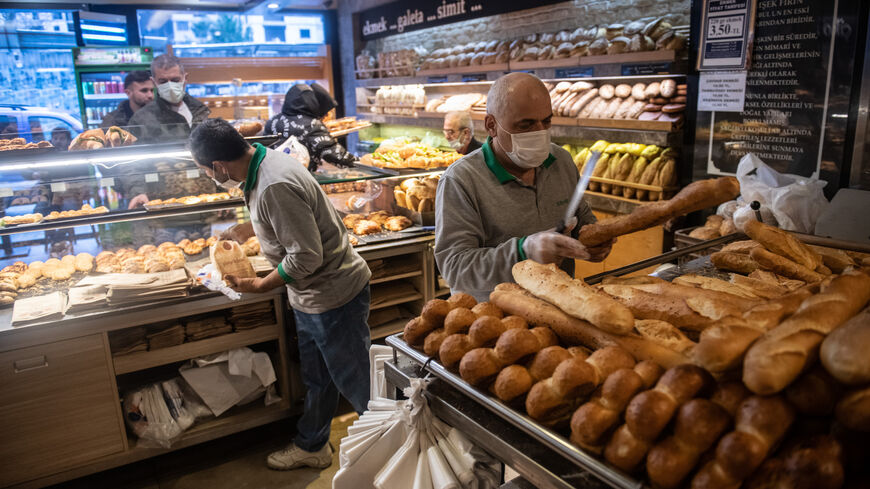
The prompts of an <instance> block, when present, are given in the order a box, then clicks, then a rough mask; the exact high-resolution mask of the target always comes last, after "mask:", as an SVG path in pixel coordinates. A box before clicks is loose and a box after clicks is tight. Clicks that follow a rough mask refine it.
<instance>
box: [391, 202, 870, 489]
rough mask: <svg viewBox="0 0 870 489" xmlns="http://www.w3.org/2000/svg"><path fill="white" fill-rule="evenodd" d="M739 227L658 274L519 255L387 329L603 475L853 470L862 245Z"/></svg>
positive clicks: (866, 361) (862, 452) (699, 480)
mask: <svg viewBox="0 0 870 489" xmlns="http://www.w3.org/2000/svg"><path fill="white" fill-rule="evenodd" d="M722 196H724V194H720V197H722ZM696 199H700V200H696ZM690 200H693V201H694V202H695V203H696V204H697V205H701V203H700V202H701V200H704V198H703V197H701V196H700V194H696V195H695V197H694V198H693V199H690ZM715 200H719V199H714V200H706V201H705V202H703V203H704V204H706V203H711V202H715ZM697 205H695V206H694V207H697ZM714 205H715V204H714ZM651 209H652V208H649V209H646V210H640V211H636V212H635V213H634V214H635V215H634V216H629V217H628V218H627V219H628V220H634V221H636V222H638V221H641V220H643V219H645V217H646V216H648V215H649V214H650V213H651V212H653V211H652V210H651ZM668 215H673V214H668ZM664 216H665V215H664V214H662V215H660V216H659V217H664ZM614 220H615V221H619V223H616V225H620V224H621V223H624V222H625V221H626V218H615V219H614ZM605 222H606V221H602V223H600V224H601V226H600V229H598V230H590V235H587V236H586V237H585V238H586V243H587V244H591V243H595V242H598V240H599V239H608V238H607V237H608V236H611V234H609V233H607V232H605V233H604V234H602V235H600V236H598V237H597V238H595V239H592V238H591V234H597V233H598V231H604V230H608V229H610V230H612V228H611V227H610V226H609V225H608V224H604V223H605ZM584 229H585V228H584ZM744 231H745V232H746V234H747V235H748V237H749V238H750V239H746V240H742V241H736V242H732V243H730V244H728V245H726V246H725V247H724V248H723V249H722V251H720V252H717V253H714V254H713V255H712V257H711V258H710V259H709V260H711V261H712V265H713V266H714V267H715V268H713V269H711V268H710V262H709V261H708V262H706V265H705V264H703V263H702V264H697V265H695V266H692V267H689V266H686V267H683V268H678V269H676V271H673V270H672V271H670V277H671V279H670V281H668V280H664V279H662V278H658V277H649V276H647V277H617V276H611V277H608V278H605V279H604V281H602V282H601V283H600V284H597V285H587V284H586V283H584V282H583V281H581V280H576V279H572V278H571V277H569V276H568V275H567V274H565V273H564V272H562V271H561V270H559V269H558V268H557V267H555V266H553V265H541V264H537V263H534V262H531V261H525V262H520V263H518V264H516V265H515V266H514V267H513V271H512V272H513V279H514V280H515V282H516V283H510V284H507V283H506V284H501V285H499V286H498V287H496V289H495V291H494V292H493V293H492V294H491V295H490V297H489V302H486V303H477V302H476V301H475V300H474V299H473V298H472V297H470V296H468V295H465V294H456V295H453V296H451V297H450V298H449V299H448V300H446V301H445V300H437V299H436V300H433V301H430V302H429V303H427V304H426V306H425V307H424V309H423V311H422V313H421V315H420V316H419V317H417V318H414V319H412V320H411V321H410V322H409V323H408V324H407V325H406V327H405V329H404V332H403V335H402V336H401V338H399V337H393V338H390V339H389V340H388V344H391V345H394V346H396V347H398V348H399V349H400V350H401V351H403V352H405V353H408V354H409V356H411V357H412V358H413V359H415V361H418V362H421V363H422V362H425V361H426V359H427V358H434V362H432V363H436V365H434V367H433V368H430V369H429V370H430V371H431V372H433V373H435V374H436V375H437V376H439V377H441V378H443V379H445V380H446V381H447V382H449V383H451V384H453V385H454V386H456V387H458V388H459V389H460V390H461V391H462V392H464V393H466V394H467V395H469V397H470V398H472V399H473V400H475V401H477V402H479V403H480V404H482V405H483V406H484V407H486V408H488V409H490V410H491V411H492V412H493V413H494V414H497V415H499V416H501V417H502V418H503V419H505V420H506V421H508V422H510V423H512V424H514V425H516V426H518V427H520V428H522V429H523V430H525V431H527V432H529V433H532V434H533V436H536V437H537V438H538V439H539V440H540V441H541V442H542V443H544V444H545V445H547V446H548V447H550V448H552V449H553V450H554V451H557V452H559V453H561V454H562V455H564V456H566V457H567V458H568V459H569V460H571V461H572V462H574V463H575V464H577V465H578V466H580V467H582V468H584V469H586V470H588V471H590V472H591V473H592V474H593V475H595V476H596V477H598V478H600V479H602V480H604V481H605V482H608V483H609V484H610V485H611V486H613V487H625V488H628V487H632V488H634V487H639V485H640V484H643V485H647V484H648V485H650V486H651V487H663V488H674V489H676V488H681V487H685V488H689V487H691V488H702V487H726V486H727V487H752V488H756V487H759V488H760V487H800V484H799V482H800V481H801V480H812V481H814V482H813V486H812V487H834V488H836V487H841V486H842V485H843V484H844V481H845V484H846V486H848V487H859V486H863V482H866V479H863V477H866V475H865V472H866V468H865V467H863V466H862V463H863V462H861V461H862V460H863V461H866V454H867V452H866V450H867V448H866V446H865V444H863V443H862V442H859V441H858V440H861V439H863V438H864V437H866V433H867V432H870V409H868V406H867V404H866V399H867V398H868V396H870V389H868V383H870V357H868V356H867V355H866V351H867V348H870V308H868V303H870V274H868V272H867V270H868V268H867V266H868V265H870V254H867V253H859V252H852V251H849V250H843V249H836V248H830V247H822V246H810V245H807V244H804V243H803V242H801V240H800V239H798V238H799V236H797V235H792V234H791V233H788V232H786V231H782V230H779V229H777V228H773V227H771V226H767V225H764V224H761V223H759V222H757V221H750V222H748V223H747V224H746V226H745V228H744ZM580 239H581V241H583V240H584V236H582V234H581V238H580ZM717 255H718V256H717ZM862 267H863V268H862ZM729 272H730V273H729ZM535 325H547V326H537V327H535ZM807 423H810V424H813V425H814V426H816V427H817V428H818V429H815V430H809V431H807V430H805V429H803V428H804V427H805V426H806V424H807ZM705 454H708V455H705ZM770 481H779V483H780V484H781V485H777V486H770V485H765V484H769V482H770ZM862 481H863V482H862ZM711 484H712V485H711Z"/></svg>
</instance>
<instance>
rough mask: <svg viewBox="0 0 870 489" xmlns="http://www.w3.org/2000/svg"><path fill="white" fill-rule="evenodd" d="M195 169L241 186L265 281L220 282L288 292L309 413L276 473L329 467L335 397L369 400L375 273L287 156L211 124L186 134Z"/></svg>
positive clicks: (356, 402)
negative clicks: (268, 268) (265, 266)
mask: <svg viewBox="0 0 870 489" xmlns="http://www.w3.org/2000/svg"><path fill="white" fill-rule="evenodd" d="M190 150H191V153H192V155H193V158H194V160H195V161H196V163H197V165H199V166H200V167H201V168H202V169H203V170H204V171H205V173H206V174H207V175H208V176H209V177H211V178H213V179H214V180H215V182H216V183H217V184H218V185H220V186H223V187H227V188H229V187H234V186H235V187H239V186H241V187H242V189H243V190H244V194H245V204H246V205H247V206H248V209H249V210H250V213H251V222H252V224H253V230H254V232H255V233H256V235H257V237H258V238H259V240H260V249H261V251H262V253H263V255H264V256H265V257H266V258H267V259H268V260H269V261H270V262H271V263H272V265H273V266H275V270H274V271H273V272H272V273H270V274H269V275H268V276H266V277H263V278H238V277H233V276H227V277H225V279H226V281H227V282H228V283H229V284H230V286H231V287H232V288H233V289H235V290H236V291H239V292H253V293H260V292H266V291H269V290H272V289H274V288H277V287H281V286H284V285H286V287H287V297H288V301H289V302H290V306H291V307H292V308H293V315H294V317H295V319H296V332H297V335H298V337H299V356H300V364H301V369H302V381H303V382H304V383H305V386H306V387H307V392H306V394H305V412H304V413H303V415H302V417H301V418H299V421H298V423H297V425H296V427H297V434H296V437H295V438H294V440H293V443H291V444H290V445H289V446H288V447H287V448H285V449H283V450H279V451H277V452H274V453H272V454H270V455H269V456H268V458H267V460H266V462H267V464H268V466H269V467H270V468H273V469H277V470H289V469H295V468H297V467H301V466H309V467H316V468H324V467H328V466H329V465H330V464H331V463H332V448H331V447H330V446H329V443H328V442H329V432H330V424H331V422H332V417H333V416H334V415H335V409H336V407H337V405H338V394H339V392H340V393H341V394H342V395H344V397H345V398H346V399H347V400H348V401H350V402H351V404H352V405H353V407H354V409H355V410H356V411H357V412H358V413H362V412H363V411H364V410H365V409H366V405H367V403H368V400H369V353H368V350H369V345H370V338H369V328H368V324H367V321H368V315H369V302H370V295H369V286H368V281H369V278H370V277H371V272H370V271H369V269H368V266H367V265H366V263H365V261H364V260H363V259H362V258H361V257H360V256H359V255H358V254H357V253H356V251H354V249H353V247H351V246H350V243H349V241H348V237H347V230H346V229H345V227H344V225H343V224H342V222H341V219H340V218H339V215H338V213H337V212H336V210H335V208H334V207H333V206H332V203H330V201H329V199H328V198H327V197H326V194H324V193H323V190H322V189H321V188H320V185H318V183H317V181H316V180H315V179H314V177H313V176H311V174H310V173H309V172H308V170H307V169H305V167H304V166H302V164H301V163H300V162H298V161H296V160H295V159H294V158H293V157H291V156H290V155H287V154H285V153H281V152H278V151H273V150H271V149H267V148H265V147H264V146H262V145H260V144H254V146H251V145H249V144H248V143H247V141H245V139H244V138H243V137H242V136H241V135H240V134H239V133H238V132H237V131H236V130H235V129H234V128H233V127H232V126H231V125H230V124H229V123H228V122H226V121H224V120H222V119H208V120H207V121H205V122H203V123H202V124H200V125H199V126H198V127H196V128H195V129H194V130H193V132H192V133H191V135H190Z"/></svg>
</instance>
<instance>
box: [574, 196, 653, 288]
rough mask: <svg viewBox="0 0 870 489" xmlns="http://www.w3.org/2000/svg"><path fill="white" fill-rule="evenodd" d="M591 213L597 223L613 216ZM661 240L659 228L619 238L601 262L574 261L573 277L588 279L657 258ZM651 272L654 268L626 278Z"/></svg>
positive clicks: (597, 212) (598, 212)
mask: <svg viewBox="0 0 870 489" xmlns="http://www.w3.org/2000/svg"><path fill="white" fill-rule="evenodd" d="M593 213H594V214H595V217H597V218H598V220H599V221H600V220H602V219H606V218H608V217H612V216H613V215H614V214H609V213H606V212H600V211H593ZM663 240H664V229H663V228H662V227H661V226H656V227H654V228H650V229H645V230H643V231H638V232H636V233H631V234H626V235H625V236H620V237H619V238H617V240H616V244H614V245H613V250H612V251H611V252H610V256H608V257H607V258H605V259H604V261H603V262H600V263H590V262H587V261H583V260H576V261H575V268H574V275H575V276H576V277H577V278H583V277H589V276H590V275H596V274H599V273H603V272H606V271H608V270H613V269H615V268H619V267H624V266H626V265H631V264H632V263H637V262H639V261H641V260H645V259H647V258H652V257H654V256H659V255H661V254H662V241H663ZM653 270H655V267H650V268H647V269H644V270H640V271H637V272H634V273H630V274H628V276H634V275H649V274H650V273H651V272H652V271H653Z"/></svg>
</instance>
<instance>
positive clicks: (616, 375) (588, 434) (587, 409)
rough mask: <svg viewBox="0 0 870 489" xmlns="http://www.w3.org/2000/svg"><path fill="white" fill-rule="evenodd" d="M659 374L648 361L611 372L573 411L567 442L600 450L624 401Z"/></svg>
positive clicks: (619, 413) (592, 449) (625, 403)
mask: <svg viewBox="0 0 870 489" xmlns="http://www.w3.org/2000/svg"><path fill="white" fill-rule="evenodd" d="M661 375H662V368H661V367H659V366H658V365H657V364H655V363H654V362H649V361H642V362H639V363H638V364H637V365H635V366H634V368H633V369H629V368H624V369H620V370H617V371H615V372H613V373H612V374H611V375H610V376H609V377H607V380H605V381H604V383H603V384H602V385H601V389H600V390H599V391H598V392H597V393H596V395H595V396H593V398H592V399H591V400H589V401H588V402H586V403H585V404H583V405H582V406H580V407H579V408H577V410H576V411H574V415H573V416H571V441H572V442H574V443H575V444H577V445H579V446H581V447H583V448H585V449H587V450H590V451H593V452H595V453H601V450H602V449H603V448H604V442H605V440H606V436H607V435H608V434H609V433H610V431H611V430H612V429H613V428H614V427H615V426H616V424H617V423H618V422H619V419H620V417H621V416H622V412H623V411H624V410H625V407H626V406H627V405H628V402H629V401H631V399H632V398H633V397H634V396H635V394H637V393H638V392H640V391H641V390H644V389H649V388H651V387H652V386H653V385H654V384H655V383H656V382H657V381H658V379H659V377H661Z"/></svg>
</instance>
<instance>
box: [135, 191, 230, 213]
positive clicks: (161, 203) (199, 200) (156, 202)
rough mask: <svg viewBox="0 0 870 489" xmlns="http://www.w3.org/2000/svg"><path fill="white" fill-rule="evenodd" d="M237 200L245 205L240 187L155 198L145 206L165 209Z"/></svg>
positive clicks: (152, 208)
mask: <svg viewBox="0 0 870 489" xmlns="http://www.w3.org/2000/svg"><path fill="white" fill-rule="evenodd" d="M229 201H235V202H238V203H239V205H243V200H242V196H241V192H240V191H239V190H238V189H233V191H229V192H217V193H213V194H199V195H188V196H185V197H171V198H168V199H153V200H149V201H148V202H146V203H145V208H146V209H148V210H155V209H164V208H167V207H174V206H193V205H197V204H210V203H213V202H227V203H229Z"/></svg>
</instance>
